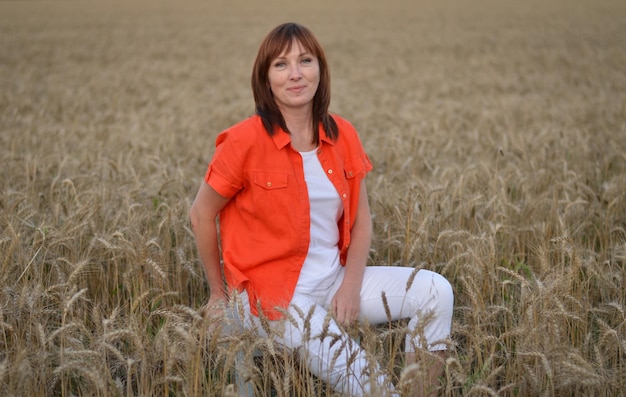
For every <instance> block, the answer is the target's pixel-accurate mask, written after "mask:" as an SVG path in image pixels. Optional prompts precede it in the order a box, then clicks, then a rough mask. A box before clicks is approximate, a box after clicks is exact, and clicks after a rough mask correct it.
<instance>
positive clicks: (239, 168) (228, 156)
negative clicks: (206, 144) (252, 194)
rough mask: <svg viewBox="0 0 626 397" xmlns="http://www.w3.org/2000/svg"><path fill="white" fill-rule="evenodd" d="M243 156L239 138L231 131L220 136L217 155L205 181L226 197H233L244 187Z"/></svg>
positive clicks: (212, 160) (216, 148) (217, 143)
mask: <svg viewBox="0 0 626 397" xmlns="http://www.w3.org/2000/svg"><path fill="white" fill-rule="evenodd" d="M243 176H244V173H243V154H242V151H241V148H240V145H238V142H237V138H236V137H235V136H233V135H231V134H229V131H228V130H227V131H224V132H222V133H221V134H220V135H218V137H217V139H216V141H215V153H214V154H213V158H212V159H211V162H210V163H209V166H208V169H207V172H206V174H205V176H204V181H205V182H206V183H207V184H208V185H209V186H211V187H212V188H213V189H215V191H216V192H217V193H219V194H220V195H221V196H224V197H229V198H230V197H233V196H234V195H235V194H237V192H239V191H240V190H241V189H242V187H243Z"/></svg>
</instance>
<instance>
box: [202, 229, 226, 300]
mask: <svg viewBox="0 0 626 397" xmlns="http://www.w3.org/2000/svg"><path fill="white" fill-rule="evenodd" d="M194 234H195V237H196V246H197V249H198V254H199V256H200V261H201V262H202V267H203V269H204V274H205V276H206V278H207V282H208V285H209V290H210V291H211V295H213V296H216V295H219V296H226V292H225V288H224V277H223V273H222V266H221V263H220V253H219V247H218V237H217V228H216V226H215V222H214V221H213V222H209V224H203V225H199V226H196V227H194Z"/></svg>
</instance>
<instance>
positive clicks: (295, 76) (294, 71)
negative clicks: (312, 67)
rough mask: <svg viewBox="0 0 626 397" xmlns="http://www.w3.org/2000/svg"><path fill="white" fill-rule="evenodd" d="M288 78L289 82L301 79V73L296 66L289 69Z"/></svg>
mask: <svg viewBox="0 0 626 397" xmlns="http://www.w3.org/2000/svg"><path fill="white" fill-rule="evenodd" d="M289 78H290V79H291V80H300V79H301V78H302V73H301V72H300V67H299V66H298V64H295V65H293V66H292V67H291V69H290V71H289Z"/></svg>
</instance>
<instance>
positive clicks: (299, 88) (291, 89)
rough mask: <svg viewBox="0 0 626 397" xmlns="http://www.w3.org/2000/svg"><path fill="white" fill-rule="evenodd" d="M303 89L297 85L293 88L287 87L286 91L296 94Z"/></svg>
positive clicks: (303, 88)
mask: <svg viewBox="0 0 626 397" xmlns="http://www.w3.org/2000/svg"><path fill="white" fill-rule="evenodd" d="M305 89H306V86H305V85H297V86H295V87H289V88H288V89H287V90H288V91H291V92H294V93H296V94H298V93H300V92H302V91H304V90H305Z"/></svg>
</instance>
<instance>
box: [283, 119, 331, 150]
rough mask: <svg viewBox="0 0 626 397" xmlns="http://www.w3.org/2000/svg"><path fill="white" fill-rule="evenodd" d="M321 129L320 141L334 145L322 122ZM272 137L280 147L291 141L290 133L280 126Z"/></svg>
mask: <svg viewBox="0 0 626 397" xmlns="http://www.w3.org/2000/svg"><path fill="white" fill-rule="evenodd" d="M319 129H320V141H321V142H324V143H327V144H330V145H334V144H335V142H333V140H332V139H330V138H329V137H328V135H327V134H326V131H325V130H324V128H323V127H322V124H321V123H320V126H319ZM272 139H273V140H274V144H275V145H276V147H277V148H278V149H282V148H284V147H285V146H287V145H289V144H290V143H291V137H290V136H289V134H288V133H287V132H285V130H283V129H282V128H280V127H278V128H277V130H276V133H275V134H274V135H272ZM321 142H320V143H321ZM318 146H319V145H318Z"/></svg>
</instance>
